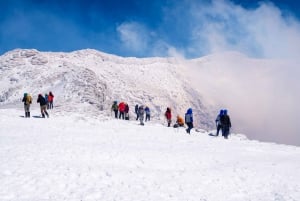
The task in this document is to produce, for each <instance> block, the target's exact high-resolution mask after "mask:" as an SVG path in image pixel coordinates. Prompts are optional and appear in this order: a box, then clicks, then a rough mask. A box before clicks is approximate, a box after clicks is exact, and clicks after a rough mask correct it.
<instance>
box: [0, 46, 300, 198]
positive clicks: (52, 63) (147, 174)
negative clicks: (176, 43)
mask: <svg viewBox="0 0 300 201" xmlns="http://www.w3.org/2000/svg"><path fill="white" fill-rule="evenodd" d="M233 63H238V64H239V65H244V66H246V67H249V68H250V67H251V70H252V71H251V76H250V74H247V73H245V72H249V69H248V70H247V71H245V70H241V69H240V68H237V67H236V66H235V65H232V64H233ZM254 65H255V66H258V67H257V68H252V66H254ZM280 65H281V64H280V62H274V63H273V62H272V61H268V60H254V59H250V58H247V57H245V56H244V55H240V54H238V53H233V52H231V53H226V54H221V55H210V56H207V57H203V58H199V59H195V60H188V61H187V60H182V59H176V58H148V59H138V58H122V57H117V56H114V55H108V54H104V53H101V52H98V51H95V50H81V51H76V52H72V53H50V52H49V53H46V52H38V51H37V50H14V51H11V52H8V53H6V54H5V55H3V56H1V57H0V72H1V74H0V91H1V98H0V117H1V118H0V200H1V201H41V200H43V201H61V200H68V201H79V200H82V201H98V200H105V201H113V200H114V201H116V200H117V201H122V200H123V201H141V200H147V201H182V200H189V201H196V200H197V201H199V200H200V201H220V200H228V201H245V200H249V201H266V200H268V201H269V200H272V201H274V200H276V201H296V200H299V197H300V190H299V189H300V185H299V180H300V172H299V168H300V158H299V154H300V148H299V147H297V146H290V145H279V144H275V143H263V142H259V141H255V140H249V139H248V138H247V137H246V136H245V135H243V134H237V133H238V132H235V131H236V130H239V129H241V130H242V128H243V127H235V128H233V131H234V132H233V133H232V134H231V135H230V137H229V139H228V140H225V139H223V138H222V137H221V136H220V137H215V136H213V135H212V134H213V133H215V130H210V129H211V128H213V127H214V126H213V123H212V122H214V117H215V116H214V114H215V113H216V112H217V111H216V110H217V109H215V108H214V106H220V107H221V108H223V107H226V108H228V109H229V111H230V114H231V118H232V120H233V125H235V124H238V123H237V122H238V120H240V121H239V123H240V125H245V124H243V120H245V118H244V119H243V117H245V116H246V117H247V116H250V117H252V115H255V114H256V116H257V114H258V113H259V114H260V116H262V117H263V116H264V115H263V112H261V111H260V112H257V110H256V109H257V108H255V107H253V103H252V100H253V99H252V98H251V97H249V96H246V97H245V94H247V93H249V92H253V91H251V90H253V88H251V86H252V85H255V86H256V85H259V86H260V88H263V90H270V89H272V87H270V86H268V85H267V84H266V83H268V84H269V83H270V82H269V81H270V80H266V78H268V76H265V74H269V73H272V72H274V70H273V68H270V66H273V67H274V66H275V68H276V67H280ZM229 66H233V68H237V69H233V70H232V69H231V68H229ZM224 67H228V68H227V71H224V69H223V68H224ZM237 75H239V76H237ZM253 75H255V79H256V82H257V83H250V84H249V83H248V82H246V83H244V82H243V81H245V80H248V79H249V78H248V76H249V77H251V78H253ZM276 75H277V74H276ZM275 77H276V76H275ZM212 78H215V79H212ZM239 79H240V80H239ZM237 83H239V84H237ZM271 83H272V82H271ZM277 86H278V85H276V87H277ZM240 88H242V89H243V90H245V92H244V91H241V90H240ZM233 89H234V90H233ZM255 89H256V90H255V91H257V92H256V94H255V95H256V96H255V98H257V99H258V100H260V98H261V97H264V96H261V94H263V93H261V91H259V90H258V88H255ZM49 91H52V92H53V93H54V95H55V101H54V109H53V110H48V112H49V114H50V118H46V119H44V118H40V108H39V106H38V104H36V103H35V99H36V98H37V94H39V93H47V92H49ZM24 92H27V93H30V94H32V95H33V97H34V103H33V104H32V106H31V115H32V117H31V118H22V117H24V116H23V115H24V109H23V104H22V102H21V98H22V96H23V93H24ZM287 97H288V96H287ZM235 99H237V100H239V101H232V100H235ZM113 100H119V101H126V102H128V103H129V105H130V107H131V112H132V110H133V106H134V105H135V104H136V103H138V104H142V103H143V104H147V105H149V106H150V108H151V109H152V111H153V113H152V116H153V118H152V120H151V121H150V122H146V123H145V126H140V125H139V123H138V122H137V121H135V120H134V119H133V118H131V121H125V120H120V119H114V118H113V117H111V113H110V107H111V103H112V101H113ZM292 100H293V99H292ZM264 101H265V100H263V101H257V102H255V101H254V103H256V104H257V105H258V103H264ZM268 101H269V99H268V98H266V102H268ZM289 101H290V103H293V102H291V99H289ZM219 102H223V104H220V103H219ZM228 103H231V104H228ZM242 103H244V104H242ZM273 103H277V101H276V100H274V101H273ZM245 105H246V106H247V107H248V109H244V106H245ZM167 106H171V107H172V109H173V114H174V116H175V115H176V114H183V113H184V112H185V110H186V108H187V107H193V108H194V113H195V119H196V121H197V122H196V124H197V127H199V128H206V129H209V131H206V130H200V129H199V131H201V132H195V129H193V130H192V132H191V135H188V134H187V133H186V131H185V129H184V128H176V129H175V128H168V127H166V125H165V124H164V125H162V124H163V123H164V120H163V112H164V110H165V108H166V107H167ZM288 106H289V105H288ZM263 107H267V104H263ZM249 109H250V110H253V111H254V112H251V111H250V112H249ZM246 111H248V113H247V112H246ZM282 111H284V110H282ZM240 113H243V114H245V113H246V114H247V115H244V116H243V115H240V116H239V114H240ZM267 114H269V113H267ZM131 116H133V113H131ZM273 121H274V122H276V121H277V120H276V119H274V120H273ZM245 122H247V121H245ZM253 122H255V120H254V119H252V121H250V123H249V122H248V124H250V125H251V126H253V125H255V124H254V123H253ZM16 125H17V126H16ZM266 128H268V127H267V126H266ZM276 128H280V127H276ZM266 130H267V129H266ZM258 133H259V134H261V133H260V132H258ZM271 134H273V133H271ZM283 134H285V136H288V135H289V133H283ZM291 139H298V138H291Z"/></svg>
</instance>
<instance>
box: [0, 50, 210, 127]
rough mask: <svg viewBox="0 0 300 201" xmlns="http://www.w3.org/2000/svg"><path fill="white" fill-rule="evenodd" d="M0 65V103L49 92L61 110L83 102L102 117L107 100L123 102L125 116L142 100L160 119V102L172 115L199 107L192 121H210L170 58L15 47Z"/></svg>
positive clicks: (204, 123)
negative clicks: (126, 105) (171, 110)
mask: <svg viewBox="0 0 300 201" xmlns="http://www.w3.org/2000/svg"><path fill="white" fill-rule="evenodd" d="M0 70H1V72H2V73H1V76H0V84H1V88H0V91H1V97H0V104H1V106H2V108H5V107H6V106H7V105H12V104H19V101H20V98H21V97H22V95H23V93H24V92H28V93H30V94H32V95H33V97H34V99H35V97H37V95H38V94H39V93H48V92H49V91H53V92H54V94H55V99H56V104H57V106H59V107H67V108H66V109H65V111H77V109H78V108H81V107H78V104H83V105H84V108H86V109H87V110H88V111H89V112H85V115H92V114H93V115H94V116H97V114H100V113H102V114H104V115H106V116H107V115H110V107H111V103H112V101H113V100H118V101H125V102H128V103H129V106H130V108H131V110H130V114H131V116H134V114H133V108H134V105H135V104H146V105H148V106H149V107H150V108H151V109H152V116H153V120H161V119H163V118H164V117H163V113H164V111H165V109H166V107H171V108H172V109H173V115H174V117H175V116H176V115H177V114H181V115H184V113H185V111H186V109H187V108H188V107H193V108H194V109H195V110H197V109H198V110H199V111H198V112H197V113H196V117H197V118H195V119H199V122H195V124H196V125H199V126H201V127H203V128H206V129H207V128H212V126H213V123H212V121H211V119H212V117H211V114H210V112H209V111H208V109H207V108H206V107H205V106H204V105H203V104H202V101H201V95H200V94H199V93H198V92H197V91H195V90H194V89H193V88H192V87H191V86H190V85H189V84H187V80H186V79H185V76H183V75H184V69H183V68H182V67H181V66H180V64H179V63H178V62H177V61H176V59H172V58H166V59H165V58H148V59H138V58H122V57H117V56H114V55H109V54H105V53H101V52H99V51H96V50H89V49H87V50H80V51H75V52H71V53H51V52H48V53H47V52H39V51H37V50H26V49H24V50H22V49H18V50H14V51H11V52H8V53H6V54H5V55H3V56H1V57H0ZM88 108H89V109H88ZM93 110H94V112H93ZM77 112H78V111H77Z"/></svg>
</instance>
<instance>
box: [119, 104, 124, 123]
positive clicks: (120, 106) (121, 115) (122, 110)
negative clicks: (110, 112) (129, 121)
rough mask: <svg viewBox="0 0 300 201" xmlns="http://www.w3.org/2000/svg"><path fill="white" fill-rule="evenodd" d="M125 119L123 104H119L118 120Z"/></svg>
mask: <svg viewBox="0 0 300 201" xmlns="http://www.w3.org/2000/svg"><path fill="white" fill-rule="evenodd" d="M121 117H122V119H125V103H124V102H121V103H120V104H119V119H121Z"/></svg>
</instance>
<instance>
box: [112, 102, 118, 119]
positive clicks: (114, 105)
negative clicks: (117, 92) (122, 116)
mask: <svg viewBox="0 0 300 201" xmlns="http://www.w3.org/2000/svg"><path fill="white" fill-rule="evenodd" d="M118 110H119V106H118V102H117V101H114V102H113V105H112V106H111V111H114V113H115V118H116V119H117V118H118Z"/></svg>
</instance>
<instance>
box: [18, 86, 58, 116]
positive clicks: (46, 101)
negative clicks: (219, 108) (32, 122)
mask: <svg viewBox="0 0 300 201" xmlns="http://www.w3.org/2000/svg"><path fill="white" fill-rule="evenodd" d="M53 100H54V95H53V93H52V92H51V91H50V92H49V94H45V97H44V96H43V95H42V94H39V95H38V98H37V103H39V104H40V109H41V114H42V117H43V118H45V115H46V116H47V117H49V114H48V112H47V109H53ZM22 102H24V110H25V117H26V118H27V117H28V118H30V105H31V104H32V96H31V95H30V94H28V93H24V96H23V99H22Z"/></svg>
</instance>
